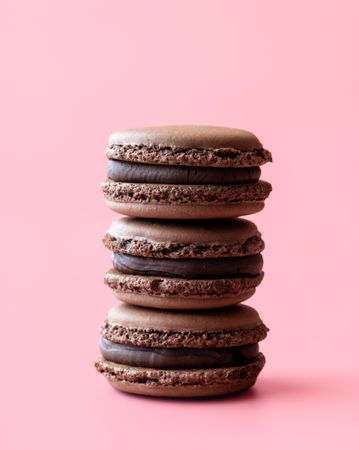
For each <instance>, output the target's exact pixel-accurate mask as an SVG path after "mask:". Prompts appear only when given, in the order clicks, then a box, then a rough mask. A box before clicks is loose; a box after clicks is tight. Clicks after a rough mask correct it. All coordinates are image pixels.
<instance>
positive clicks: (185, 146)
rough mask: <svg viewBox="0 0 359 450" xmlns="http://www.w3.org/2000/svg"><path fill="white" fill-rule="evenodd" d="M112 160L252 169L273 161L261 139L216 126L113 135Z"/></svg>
mask: <svg viewBox="0 0 359 450" xmlns="http://www.w3.org/2000/svg"><path fill="white" fill-rule="evenodd" d="M107 157H108V158H109V159H117V160H121V161H132V162H138V163H144V164H146V163H147V164H161V165H166V164H168V165H184V166H201V167H251V166H259V165H262V164H265V163H266V162H269V161H272V155H271V153H270V152H269V151H268V150H265V149H264V148H263V146H262V144H261V143H260V142H259V140H258V139H257V137H256V136H255V135H254V134H252V133H250V132H248V131H244V130H239V129H234V128H225V127H213V126H167V127H153V128H142V129H132V130H123V131H119V132H117V133H113V134H112V135H111V136H110V139H109V147H108V149H107Z"/></svg>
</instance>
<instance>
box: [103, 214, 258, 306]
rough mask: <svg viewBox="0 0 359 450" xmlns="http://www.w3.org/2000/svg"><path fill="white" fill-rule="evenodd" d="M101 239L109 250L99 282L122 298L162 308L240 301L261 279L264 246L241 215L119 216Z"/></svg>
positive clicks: (222, 304)
mask: <svg viewBox="0 0 359 450" xmlns="http://www.w3.org/2000/svg"><path fill="white" fill-rule="evenodd" d="M104 244H105V245H106V247H107V248H108V249H109V250H111V251H112V252H113V268H112V269H111V270H110V271H109V272H107V274H106V276H105V283H106V284H107V285H108V286H110V288H111V289H112V290H113V292H114V293H115V295H116V296H117V297H118V298H119V299H120V300H123V301H124V302H127V303H131V304H134V305H138V306H145V307H152V308H165V309H207V308H218V307H223V306H228V305H232V304H236V303H240V302H242V301H244V300H247V299H248V298H249V297H251V296H252V295H253V294H254V292H255V289H256V287H257V286H258V285H259V284H260V283H261V281H262V279H263V271H262V267H263V259H262V255H261V254H260V252H261V251H262V250H263V248H264V242H263V240H262V239H261V234H260V233H259V231H258V229H257V227H256V226H255V224H254V223H252V222H250V221H248V220H245V219H227V220H207V221H204V220H201V221H186V220H182V221H180V220H177V221H167V220H162V221H161V220H154V219H136V218H128V217H127V218H122V219H119V220H116V221H115V222H113V223H112V225H111V227H110V228H109V230H108V231H107V233H106V235H105V237H104Z"/></svg>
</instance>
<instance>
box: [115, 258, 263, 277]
mask: <svg viewBox="0 0 359 450" xmlns="http://www.w3.org/2000/svg"><path fill="white" fill-rule="evenodd" d="M112 262H113V266H114V268H115V269H117V270H118V271H119V272H121V273H125V274H130V275H147V276H164V277H175V278H188V279H216V278H240V277H244V276H254V275H258V274H259V273H261V271H262V268H263V258H262V255H261V254H258V255H251V256H241V257H235V258H212V259H206V258H198V259H194V258H180V259H170V258H162V259H160V258H145V257H143V256H132V255H125V254H122V253H113V257H112Z"/></svg>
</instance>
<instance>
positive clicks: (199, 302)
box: [114, 288, 255, 310]
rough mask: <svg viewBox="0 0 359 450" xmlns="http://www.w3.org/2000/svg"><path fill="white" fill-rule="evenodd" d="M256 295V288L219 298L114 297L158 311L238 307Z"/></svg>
mask: <svg viewBox="0 0 359 450" xmlns="http://www.w3.org/2000/svg"><path fill="white" fill-rule="evenodd" d="M254 293H255V288H253V289H247V290H243V292H241V293H239V294H238V295H235V296H223V297H217V298H208V297H202V296H198V297H156V296H154V295H144V294H142V295H141V294H129V293H117V292H116V291H114V295H115V296H116V297H117V298H118V299H119V300H121V301H122V302H125V303H129V304H130V305H135V306H143V307H145V308H158V309H178V310H182V309H183V310H188V309H209V308H224V307H225V306H229V305H236V304H237V303H242V302H244V301H246V300H248V299H249V298H250V297H252V295H254Z"/></svg>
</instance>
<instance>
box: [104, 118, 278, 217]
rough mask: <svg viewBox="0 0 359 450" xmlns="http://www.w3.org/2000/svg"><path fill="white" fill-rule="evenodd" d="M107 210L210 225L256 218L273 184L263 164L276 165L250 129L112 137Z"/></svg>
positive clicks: (184, 129)
mask: <svg viewBox="0 0 359 450" xmlns="http://www.w3.org/2000/svg"><path fill="white" fill-rule="evenodd" d="M107 157H108V158H109V165H108V172H107V180H106V181H104V182H103V184H102V189H103V192H104V194H105V198H106V202H107V204H108V206H109V207H110V208H111V209H113V210H114V211H116V212H118V213H121V214H124V215H128V216H135V217H145V218H158V219H213V218H231V217H238V216H244V215H248V214H253V213H256V212H258V211H260V210H261V209H262V208H263V207H264V200H265V199H266V198H267V197H268V195H269V193H270V191H271V185H270V184H269V183H267V182H265V181H261V180H260V179H259V178H260V174H261V170H260V166H261V165H262V164H265V163H266V162H268V161H271V160H272V157H271V153H270V152H269V151H268V150H265V149H264V148H263V146H262V144H261V143H260V141H259V140H258V139H257V138H256V136H255V135H254V134H252V133H249V132H248V131H244V130H239V129H234V128H224V127H212V126H164V127H154V128H141V129H129V130H123V131H120V132H117V133H113V134H112V135H111V136H110V139H109V147H108V149H107Z"/></svg>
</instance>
